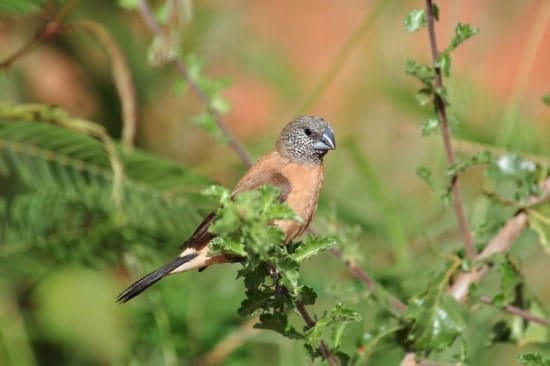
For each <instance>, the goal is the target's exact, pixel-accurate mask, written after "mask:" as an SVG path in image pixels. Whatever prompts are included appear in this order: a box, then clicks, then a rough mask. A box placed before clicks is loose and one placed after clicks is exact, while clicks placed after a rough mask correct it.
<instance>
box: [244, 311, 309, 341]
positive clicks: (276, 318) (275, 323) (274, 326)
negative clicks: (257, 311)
mask: <svg viewBox="0 0 550 366" xmlns="http://www.w3.org/2000/svg"><path fill="white" fill-rule="evenodd" d="M254 328H256V329H270V330H273V331H275V332H277V333H280V334H282V335H284V336H286V337H288V338H290V339H303V338H304V336H303V334H301V333H300V332H298V331H297V330H296V329H295V328H294V327H292V326H291V325H289V324H288V317H287V315H286V314H284V313H275V314H261V315H260V322H259V323H257V324H255V325H254Z"/></svg>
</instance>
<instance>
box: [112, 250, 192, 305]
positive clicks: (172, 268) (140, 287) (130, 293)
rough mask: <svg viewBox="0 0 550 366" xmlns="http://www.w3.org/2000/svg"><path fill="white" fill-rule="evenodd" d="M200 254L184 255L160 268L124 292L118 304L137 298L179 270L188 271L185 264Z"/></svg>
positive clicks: (118, 299)
mask: <svg viewBox="0 0 550 366" xmlns="http://www.w3.org/2000/svg"><path fill="white" fill-rule="evenodd" d="M199 254H200V253H199V252H196V253H191V254H187V255H183V256H181V257H178V258H176V259H174V260H173V261H172V262H169V263H167V264H165V265H164V266H162V267H160V268H159V269H157V270H156V271H153V272H151V273H149V274H148V275H145V276H143V277H142V278H140V279H139V280H137V281H136V282H134V283H132V284H131V285H130V286H129V287H128V288H127V289H126V290H124V291H122V293H121V294H120V295H118V297H117V302H119V303H124V302H127V301H128V300H130V299H132V298H134V297H136V296H137V295H139V294H141V293H142V292H143V291H145V290H146V289H147V288H148V287H149V286H151V285H153V284H155V283H156V282H158V281H160V280H161V279H162V278H163V277H165V276H167V275H169V274H171V273H176V269H178V271H177V272H180V271H181V270H179V269H180V268H181V269H182V270H188V269H187V268H186V269H183V267H182V266H183V265H184V264H185V263H187V262H189V261H192V260H193V259H195V258H196V257H197V256H199Z"/></svg>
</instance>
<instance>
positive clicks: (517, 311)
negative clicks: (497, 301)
mask: <svg viewBox="0 0 550 366" xmlns="http://www.w3.org/2000/svg"><path fill="white" fill-rule="evenodd" d="M479 301H481V302H482V303H483V304H486V305H494V304H493V303H492V302H491V299H490V298H489V296H485V295H484V296H481V297H480V298H479ZM502 310H504V311H507V312H508V313H510V314H512V315H515V316H519V317H520V318H523V319H525V320H527V321H529V322H533V323H537V324H540V325H543V326H545V327H548V326H550V321H548V320H546V319H544V318H542V317H540V316H536V315H534V314H531V313H530V312H528V311H526V310H524V309H521V308H518V307H517V306H513V305H504V306H503V307H502Z"/></svg>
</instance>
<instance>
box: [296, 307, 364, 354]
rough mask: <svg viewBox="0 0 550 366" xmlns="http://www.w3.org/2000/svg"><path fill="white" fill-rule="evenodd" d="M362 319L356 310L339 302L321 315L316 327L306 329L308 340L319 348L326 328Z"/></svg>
mask: <svg viewBox="0 0 550 366" xmlns="http://www.w3.org/2000/svg"><path fill="white" fill-rule="evenodd" d="M360 320H361V316H360V315H359V314H358V313H357V312H356V311H354V310H353V309H351V308H348V307H346V306H345V305H344V304H342V303H338V304H336V305H335V306H334V308H332V309H331V310H330V311H328V312H327V313H326V314H325V315H324V316H323V317H321V319H319V320H317V322H316V323H315V326H314V327H312V328H310V329H308V330H307V331H306V337H307V342H308V343H309V344H311V345H313V346H314V347H315V348H317V347H318V346H319V343H320V340H321V337H322V335H323V333H324V331H325V330H327V329H330V328H331V327H333V326H340V325H342V324H346V323H349V322H356V321H360ZM341 331H343V330H341Z"/></svg>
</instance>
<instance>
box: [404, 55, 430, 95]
mask: <svg viewBox="0 0 550 366" xmlns="http://www.w3.org/2000/svg"><path fill="white" fill-rule="evenodd" d="M405 73H407V74H408V75H411V76H413V77H415V78H417V79H418V80H420V81H421V82H422V83H423V84H424V85H425V86H426V87H427V88H429V89H432V88H433V86H432V83H433V81H434V79H435V70H434V69H433V67H431V66H429V65H424V64H419V63H418V62H416V61H415V60H413V59H408V60H407V63H406V65H405Z"/></svg>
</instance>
